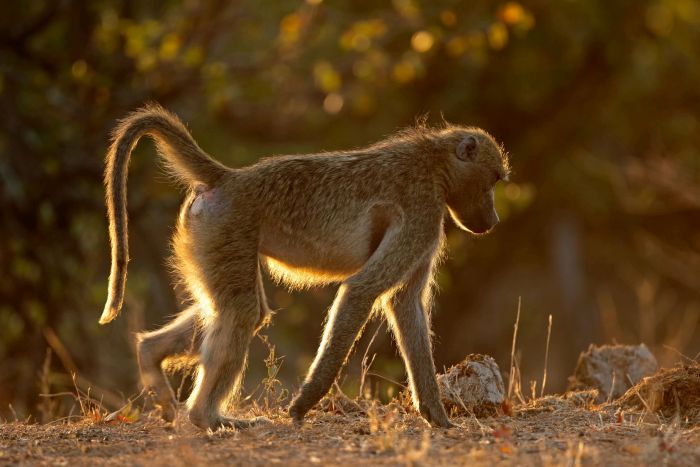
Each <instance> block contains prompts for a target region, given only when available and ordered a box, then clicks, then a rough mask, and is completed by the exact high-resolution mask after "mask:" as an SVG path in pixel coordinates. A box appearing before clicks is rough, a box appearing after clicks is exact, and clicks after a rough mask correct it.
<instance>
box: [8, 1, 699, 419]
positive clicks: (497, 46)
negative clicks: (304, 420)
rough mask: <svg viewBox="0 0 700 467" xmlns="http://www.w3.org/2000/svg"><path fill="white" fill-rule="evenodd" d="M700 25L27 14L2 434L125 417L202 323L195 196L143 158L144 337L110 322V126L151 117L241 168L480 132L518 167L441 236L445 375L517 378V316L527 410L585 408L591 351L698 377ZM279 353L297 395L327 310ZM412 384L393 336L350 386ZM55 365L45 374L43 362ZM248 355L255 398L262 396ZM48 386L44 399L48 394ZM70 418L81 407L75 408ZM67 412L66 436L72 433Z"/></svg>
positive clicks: (134, 190)
mask: <svg viewBox="0 0 700 467" xmlns="http://www.w3.org/2000/svg"><path fill="white" fill-rule="evenodd" d="M698 83H700V3H698V2H697V1H695V0H618V1H615V2H611V1H608V0H586V1H583V0H566V1H560V2H548V1H544V0H527V1H524V0H523V1H519V2H514V1H427V0H423V1H418V0H393V1H368V0H352V1H350V0H346V1H340V0H338V1H321V0H307V1H291V0H275V1H269V0H268V1H259V0H241V1H215V0H211V1H195V0H186V1H175V0H169V1H162V2H139V1H133V0H126V1H112V0H98V1H92V2H83V1H73V0H55V1H41V0H24V1H21V2H2V5H1V6H0V216H1V219H2V222H1V224H0V361H1V362H2V364H1V365H0V415H2V416H3V417H6V418H12V417H14V413H16V414H18V416H19V417H20V418H24V417H26V416H28V415H30V414H31V415H33V416H34V417H35V418H38V419H40V417H41V415H40V414H39V412H38V411H39V407H40V406H39V405H38V404H39V401H40V398H39V397H38V394H39V393H42V392H43V393H45V392H60V391H65V390H71V388H72V386H73V382H72V381H71V378H70V376H69V373H70V372H77V374H78V378H77V384H78V385H79V386H80V387H81V389H83V390H86V388H87V387H92V388H93V389H92V393H93V394H98V398H99V397H102V398H103V399H104V402H105V404H106V405H107V406H109V405H110V404H111V405H114V404H116V403H118V401H119V398H120V397H122V396H128V395H131V394H135V393H137V392H138V382H137V379H136V374H137V373H136V367H135V363H134V355H133V347H132V340H133V339H132V336H133V333H134V332H136V331H138V330H141V329H147V328H148V329H152V328H154V327H156V326H158V325H160V324H162V323H164V322H165V321H166V319H167V317H168V316H170V315H172V314H173V313H175V312H176V311H177V310H178V309H180V308H181V306H182V300H183V298H184V297H183V295H182V291H181V290H178V289H175V291H174V292H173V289H172V283H171V278H170V277H169V276H168V273H167V267H166V262H167V258H168V254H169V242H168V236H169V234H170V233H171V231H172V229H173V225H174V219H175V216H176V212H177V208H178V205H179V203H180V201H181V199H182V194H181V193H179V192H178V191H177V190H176V189H175V188H174V187H173V186H171V185H170V184H169V183H168V181H167V178H166V177H165V176H163V174H162V171H161V170H160V169H159V168H158V165H157V163H156V157H155V153H154V150H153V146H152V144H150V143H142V144H141V145H140V146H139V148H138V149H137V151H136V152H135V154H134V157H133V160H132V164H131V168H130V180H129V203H130V204H129V212H130V219H131V224H130V229H131V249H132V250H131V256H132V261H131V263H130V266H129V267H130V269H129V280H128V283H127V300H126V307H125V312H124V313H123V315H122V316H121V318H120V319H119V320H118V321H117V322H116V323H114V324H111V325H109V326H106V327H100V326H99V325H98V324H97V319H98V317H99V314H100V312H101V309H102V306H103V302H104V299H105V295H106V284H107V274H108V267H109V255H108V253H109V248H108V243H107V225H106V219H105V207H104V201H103V199H104V193H103V188H102V184H101V179H102V171H103V157H104V154H105V150H106V147H107V145H108V142H109V132H110V129H111V128H112V127H113V125H114V123H115V121H116V119H118V118H120V117H122V116H124V115H125V114H126V113H128V112H129V111H131V110H134V109H135V108H137V107H139V106H140V105H142V104H144V103H146V102H148V101H151V100H155V101H158V102H160V103H161V104H163V105H164V106H166V107H168V108H170V109H172V110H173V111H175V112H176V113H177V114H179V115H180V116H181V117H182V119H183V120H185V121H186V122H187V123H188V125H189V127H190V128H191V130H192V132H193V134H194V136H195V138H196V139H197V140H198V142H199V143H200V145H201V146H202V147H203V148H204V149H205V150H207V151H208V152H210V153H211V154H213V155H214V156H215V157H217V158H218V159H220V160H221V161H223V162H225V163H226V164H229V165H232V166H242V165H246V164H251V163H254V162H255V161H256V160H258V159H259V158H260V157H263V156H267V155H272V154H283V153H304V152H317V151H321V150H334V149H344V148H353V147H358V146H362V145H366V144H369V143H371V142H373V141H376V140H378V139H380V138H382V137H383V136H384V135H387V134H389V133H391V132H393V131H394V130H396V129H397V128H400V127H404V126H406V125H411V124H412V122H414V119H415V118H416V116H419V115H423V114H425V113H428V115H429V121H432V122H439V121H440V120H441V118H442V115H444V118H445V119H447V120H448V121H451V122H455V123H461V124H471V125H479V126H482V127H484V128H486V129H488V130H489V131H490V132H491V133H493V134H494V135H495V137H496V138H497V139H498V140H499V141H500V142H502V143H503V144H504V145H505V147H506V148H507V149H508V151H509V152H510V154H511V158H512V165H513V169H514V170H513V175H512V178H511V181H510V182H509V183H507V184H503V185H501V186H499V188H498V193H497V203H498V208H499V211H500V214H501V219H502V223H501V224H500V225H499V226H498V227H497V228H496V229H495V231H494V232H493V233H492V234H490V235H488V236H485V237H480V238H470V237H469V235H467V234H465V233H463V232H459V231H457V230H456V229H455V228H454V227H453V226H452V225H448V227H447V236H448V241H449V259H448V260H447V261H446V262H445V264H444V265H443V267H442V268H441V270H440V274H439V285H440V292H439V295H438V298H437V301H436V309H435V312H434V330H435V334H436V338H435V352H436V360H437V364H438V366H439V367H440V368H442V367H443V366H449V365H451V364H453V363H456V362H457V361H459V360H460V359H461V358H463V357H464V356H465V355H466V354H468V353H471V352H479V353H487V354H490V355H492V356H494V357H495V358H496V360H497V361H498V363H499V364H500V365H501V368H502V369H504V370H507V369H508V367H509V359H510V350H511V339H512V332H513V324H514V322H515V316H516V310H517V303H518V298H519V297H521V298H522V309H521V319H520V329H519V336H518V345H517V348H518V352H517V355H518V357H519V361H520V366H521V370H522V379H523V385H525V386H527V387H529V382H530V381H531V380H537V381H539V380H540V379H541V375H542V370H543V360H544V350H545V343H546V335H547V320H548V316H549V315H550V314H551V315H552V317H553V328H552V338H551V349H550V356H549V376H548V386H547V392H550V391H561V390H564V389H565V386H566V377H567V375H569V374H571V372H572V370H573V368H574V365H575V362H576V358H577V355H578V353H579V352H580V351H582V350H584V349H585V348H586V347H587V346H588V344H589V343H609V342H619V343H638V342H642V341H643V342H645V343H646V344H647V345H648V346H649V347H650V348H651V349H652V351H653V352H654V353H655V354H656V356H657V358H659V360H660V362H661V363H662V364H667V365H668V364H672V363H673V362H674V361H676V360H677V359H678V352H682V353H684V354H686V355H689V356H690V357H694V356H695V354H696V353H698V352H699V351H700V333H699V332H698V317H699V312H700V184H699V183H698V182H699V181H700V157H699V151H698V148H699V147H700V86H698ZM267 293H268V296H269V297H270V301H271V303H272V305H273V306H274V307H275V308H277V309H278V310H279V311H278V313H277V316H276V317H275V321H274V324H273V326H271V327H270V328H268V329H267V330H265V331H264V333H265V334H267V335H268V336H269V341H270V342H271V343H272V344H274V345H275V346H276V354H277V355H278V356H284V359H283V361H282V366H281V369H280V371H279V375H278V376H279V377H280V378H281V380H282V382H283V383H284V384H285V386H286V387H288V388H289V389H290V390H294V388H296V387H297V385H298V383H299V381H300V380H301V378H302V376H303V374H304V372H305V371H306V368H307V365H308V364H309V362H310V361H311V358H312V357H313V354H314V352H315V349H316V346H317V343H318V338H319V336H320V332H321V325H322V322H323V319H324V315H325V310H326V307H327V306H328V304H329V303H330V301H331V300H332V297H333V293H334V290H333V288H328V289H318V290H311V291H308V292H305V293H293V294H290V293H288V292H287V291H285V290H284V289H281V288H278V287H276V286H274V285H273V284H270V283H268V284H267ZM377 326H381V328H380V330H379V332H378V333H377V338H376V339H375V341H374V343H373V345H372V347H371V349H370V350H369V352H368V354H369V355H370V356H371V355H373V354H375V353H376V358H375V360H374V363H373V366H372V368H371V373H376V374H378V375H381V376H372V375H370V376H369V383H368V386H369V387H370V388H371V391H372V392H373V393H374V394H376V395H378V396H379V397H381V398H383V399H386V398H387V397H389V396H390V395H391V394H392V391H394V393H395V391H396V390H397V387H396V386H395V385H393V384H392V383H390V382H388V381H387V379H390V380H394V381H397V382H402V381H405V374H404V371H403V366H402V363H401V361H400V359H399V358H398V356H397V354H396V351H395V349H394V347H393V344H392V342H391V337H390V336H389V335H388V334H387V333H386V332H385V331H386V326H385V325H381V323H380V322H379V321H375V322H373V323H372V324H371V325H370V326H369V329H368V330H367V333H366V335H365V337H364V338H363V340H362V341H361V342H360V343H359V351H358V355H359V356H355V357H354V358H353V359H352V360H351V361H350V363H349V365H348V367H347V371H346V376H345V377H344V378H343V380H342V386H343V388H344V389H345V391H346V392H347V393H348V394H350V395H355V394H357V390H358V389H357V388H358V385H359V383H358V381H359V372H360V357H361V356H362V354H364V352H365V349H366V348H367V345H368V343H369V338H370V337H371V335H372V334H373V333H374V332H375V329H376V328H377ZM49 348H50V349H51V352H50V356H49V358H47V355H48V354H47V349H49ZM267 354H268V349H267V347H266V346H265V345H264V344H263V343H262V342H261V341H259V340H257V339H256V341H255V342H254V344H253V347H252V353H251V358H250V363H249V371H248V375H247V378H246V385H245V391H246V393H250V392H251V391H254V390H255V388H256V387H257V386H258V385H259V383H260V381H261V380H262V378H263V377H265V376H267V370H266V368H265V365H264V364H263V359H264V358H265V357H266V356H267ZM42 375H43V376H42ZM69 402H72V401H71V400H70V399H69V400H67V401H66V403H69ZM63 410H66V411H67V410H68V408H67V407H66V408H64V409H63Z"/></svg>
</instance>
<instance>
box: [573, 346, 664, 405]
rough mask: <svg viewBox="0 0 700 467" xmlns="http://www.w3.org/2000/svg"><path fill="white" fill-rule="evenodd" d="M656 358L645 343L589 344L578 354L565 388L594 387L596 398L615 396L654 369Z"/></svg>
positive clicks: (581, 388) (601, 400) (574, 389)
mask: <svg viewBox="0 0 700 467" xmlns="http://www.w3.org/2000/svg"><path fill="white" fill-rule="evenodd" d="M657 368H658V364H657V362H656V358H654V355H652V353H651V352H650V351H649V349H648V348H647V346H646V345H644V344H639V345H603V346H596V345H593V344H591V346H590V347H588V350H587V351H586V352H582V353H581V355H580V356H579V358H578V364H577V365H576V370H575V371H574V374H573V376H570V377H569V390H570V391H577V390H585V389H597V390H598V398H597V402H598V403H602V402H605V401H607V400H612V399H617V398H618V397H620V396H622V395H623V394H624V393H625V391H627V390H628V389H629V388H630V387H632V386H633V385H635V384H637V383H638V382H639V381H640V380H641V379H642V378H644V377H645V376H649V375H652V374H654V372H656V369H657Z"/></svg>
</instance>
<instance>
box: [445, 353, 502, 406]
mask: <svg viewBox="0 0 700 467" xmlns="http://www.w3.org/2000/svg"><path fill="white" fill-rule="evenodd" d="M437 379H438V385H439V386H440V393H441V394H442V402H443V404H445V408H446V409H447V411H448V413H458V414H472V413H473V414H474V415H476V416H477V417H490V416H498V415H503V413H504V401H505V390H504V387H503V378H501V370H500V369H499V368H498V365H497V364H496V361H495V360H494V359H493V358H492V357H489V356H488V355H479V354H471V355H467V357H466V358H465V359H464V360H463V361H462V362H460V363H458V364H457V365H454V366H452V367H451V368H450V369H448V370H447V371H446V372H445V374H439V375H437Z"/></svg>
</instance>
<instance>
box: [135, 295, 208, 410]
mask: <svg viewBox="0 0 700 467" xmlns="http://www.w3.org/2000/svg"><path fill="white" fill-rule="evenodd" d="M199 311H200V310H199V306H198V305H196V304H195V305H192V306H191V307H189V308H188V309H186V310H184V311H183V312H181V313H180V314H179V315H178V316H177V317H176V318H175V319H174V320H172V321H171V322H170V323H168V324H167V325H165V326H163V327H162V328H160V329H158V330H156V331H151V332H142V333H139V334H138V335H137V336H136V339H137V340H136V353H137V358H138V363H139V373H140V374H141V382H142V383H143V386H144V388H145V389H146V390H147V391H152V392H154V393H155V400H156V404H157V405H159V406H160V408H161V410H162V415H163V418H165V419H166V420H169V421H171V420H173V418H174V417H175V413H176V405H175V395H174V394H173V392H172V388H171V387H170V384H169V383H168V380H167V378H166V377H165V374H164V373H163V370H162V368H161V364H162V363H163V361H164V360H165V359H166V358H168V357H170V356H174V355H183V354H192V353H193V352H194V351H195V350H196V349H198V348H199V342H198V337H199V336H198V334H199V333H198V326H199V325H198V320H199Z"/></svg>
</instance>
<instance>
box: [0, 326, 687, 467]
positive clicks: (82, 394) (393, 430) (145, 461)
mask: <svg viewBox="0 0 700 467" xmlns="http://www.w3.org/2000/svg"><path fill="white" fill-rule="evenodd" d="M550 329H551V323H550ZM516 336H517V324H516V326H515V328H514V336H513V351H512V357H513V361H512V363H511V367H510V376H511V377H510V378H509V384H508V386H509V388H510V391H511V397H512V398H511V399H507V402H508V404H507V410H503V411H491V412H487V413H479V414H478V415H479V418H477V417H476V416H475V415H474V412H473V411H472V412H471V413H467V414H464V413H463V414H458V413H454V414H453V417H452V420H453V422H454V423H456V424H457V425H458V426H457V427H456V428H453V429H450V430H443V429H434V428H431V427H429V426H428V425H427V424H426V423H425V421H424V420H423V419H422V418H421V417H420V416H419V415H418V414H417V413H416V412H415V410H414V409H413V407H412V405H411V401H410V397H408V395H407V392H405V391H403V392H401V393H400V394H399V396H398V398H396V399H394V400H393V401H392V402H391V403H389V404H381V403H379V402H378V401H377V400H376V399H372V398H368V397H365V395H362V396H361V397H360V398H357V399H351V398H349V397H347V396H346V395H345V394H344V393H343V392H342V391H341V390H340V388H339V387H338V386H337V385H336V386H335V387H334V390H333V391H332V392H331V394H329V395H328V396H327V397H325V398H324V399H323V400H322V401H321V403H320V404H319V405H318V406H317V409H316V410H312V411H311V412H310V413H309V415H308V417H307V419H306V422H305V423H304V425H303V426H302V427H297V426H296V425H294V424H293V423H291V421H290V419H289V417H288V416H287V415H286V411H285V405H286V404H287V403H288V400H287V397H288V394H289V393H288V391H287V389H286V388H284V387H283V386H282V384H281V383H280V382H279V381H278V380H277V373H278V371H279V368H280V366H281V365H282V362H283V360H282V358H280V357H278V356H276V354H275V349H274V346H272V345H271V344H270V343H269V342H267V341H266V340H265V339H263V341H264V342H265V343H266V344H267V345H268V350H269V357H268V358H267V359H266V364H267V367H268V375H267V378H265V380H264V381H263V382H262V383H261V385H260V386H259V387H258V388H256V389H255V390H254V391H253V392H252V393H251V395H250V396H248V397H247V398H245V399H244V400H243V401H241V403H240V408H239V409H238V410H237V411H236V412H237V416H242V417H250V418H252V417H257V416H265V417H267V418H268V419H270V420H271V422H272V423H270V424H261V425H258V426H255V427H253V428H250V429H247V430H243V431H235V430H230V429H227V430H220V431H217V432H211V431H209V432H202V431H201V430H199V429H197V428H195V427H194V426H192V425H191V424H190V423H189V422H188V421H187V420H186V416H185V414H184V411H182V410H181V411H180V414H179V416H178V417H177V418H176V421H175V422H174V423H165V422H163V421H161V420H160V419H159V417H158V414H157V412H155V411H151V412H142V408H143V404H144V400H143V398H142V397H140V395H139V396H137V397H135V398H133V399H131V400H126V401H122V404H121V408H120V409H119V410H116V411H113V412H111V413H109V411H108V410H106V409H105V406H104V405H103V404H102V403H101V402H100V401H99V400H96V399H94V398H93V397H92V396H91V395H90V391H86V390H83V389H82V387H81V385H80V384H78V382H77V381H76V382H75V391H74V393H60V394H54V395H49V394H48V391H49V390H50V387H51V384H50V377H49V374H48V367H49V364H50V358H51V354H50V353H47V357H46V359H47V363H46V365H44V367H45V370H44V371H43V372H42V374H41V376H40V384H41V388H42V391H44V392H45V394H46V402H45V403H44V404H42V407H43V409H42V410H43V412H42V414H43V416H44V417H51V416H55V414H56V408H55V405H54V404H52V397H71V398H73V399H74V400H75V405H76V407H78V408H79V410H80V413H71V414H70V415H69V416H68V417H63V418H59V419H56V420H54V421H51V422H49V423H44V424H30V423H28V422H27V421H24V422H20V421H14V422H7V421H6V422H3V423H0V465H15V464H25V465H66V464H71V465H106V464H111V465H124V464H126V465H168V466H170V465H188V466H192V465H202V464H217V465H218V464H244V465H269V464H284V465H309V464H319V465H358V464H362V465H364V464H369V465H450V466H452V465H485V466H492V465H518V466H520V465H542V466H550V465H566V466H581V465H635V466H636V465H652V464H664V465H688V466H694V465H700V365H698V364H696V363H691V364H689V365H681V366H678V367H675V368H672V369H668V370H660V371H659V372H657V373H656V374H654V375H653V376H651V377H648V378H645V379H644V380H642V381H641V382H640V383H639V384H637V385H636V386H634V387H632V388H631V389H630V390H629V391H628V392H627V393H626V394H625V395H624V396H622V397H621V398H620V399H619V400H616V401H613V402H611V403H604V404H597V402H596V401H597V400H598V392H597V391H595V390H588V391H575V392H568V393H566V394H563V395H547V396H544V397H538V398H536V397H535V395H536V393H535V391H534V390H533V397H532V398H531V399H529V400H527V401H526V400H525V397H524V396H523V395H522V392H521V391H520V387H521V384H520V381H519V377H518V374H519V372H518V368H517V358H516V352H515V351H516V349H515V339H516ZM370 345H371V344H370ZM546 353H548V352H546ZM368 354H369V346H368V349H367V351H366V352H365V358H364V359H363V362H364V363H363V379H364V378H365V377H366V374H364V373H368V372H369V368H370V366H371V359H370V358H368V357H367V355H368ZM545 362H546V357H545ZM545 368H546V363H545ZM544 379H545V377H544V375H543V386H544ZM74 381H75V379H74Z"/></svg>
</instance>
